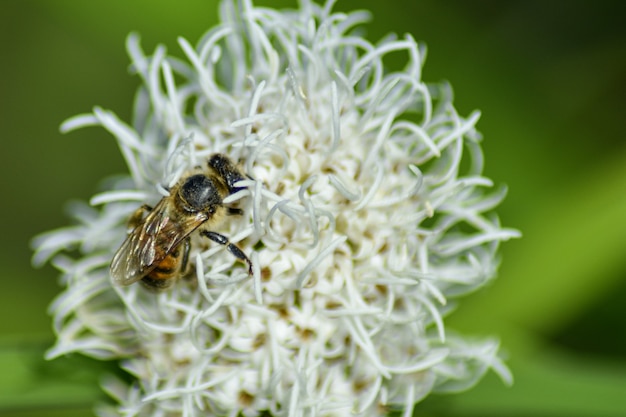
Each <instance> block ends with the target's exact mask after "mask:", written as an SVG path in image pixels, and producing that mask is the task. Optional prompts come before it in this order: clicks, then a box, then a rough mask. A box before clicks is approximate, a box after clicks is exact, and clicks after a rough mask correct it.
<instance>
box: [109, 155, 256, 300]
mask: <svg viewBox="0 0 626 417" xmlns="http://www.w3.org/2000/svg"><path fill="white" fill-rule="evenodd" d="M194 172H195V173H194ZM245 178H246V176H245V175H244V174H243V173H242V172H241V171H240V170H239V168H238V167H237V166H236V165H235V163H234V162H233V161H231V159H230V158H228V157H227V156H226V155H223V154H219V153H218V154H214V155H212V156H211V157H210V158H209V160H208V163H207V167H206V169H204V170H202V168H201V167H196V169H195V170H194V171H193V172H192V173H190V174H188V175H187V176H185V177H183V178H181V180H180V181H178V183H177V184H176V185H175V186H173V187H172V188H171V190H170V195H169V196H167V197H163V198H162V199H161V201H159V202H158V203H157V204H156V206H154V208H152V207H150V206H148V205H143V206H141V207H140V208H139V209H137V211H136V212H135V213H134V214H133V215H132V216H131V218H130V220H129V222H128V224H129V227H131V228H132V231H131V232H130V233H129V234H128V236H127V237H126V240H125V241H124V243H122V246H120V248H119V249H118V250H117V252H116V254H115V256H114V257H113V260H112V261H111V267H110V271H111V278H112V280H113V282H114V283H115V284H118V285H130V284H132V283H134V282H137V281H139V280H141V282H142V284H144V285H145V286H146V287H148V288H149V289H152V290H157V291H158V290H164V289H167V288H169V287H171V286H172V285H173V284H174V283H175V282H176V281H177V280H178V279H179V278H180V277H182V276H184V275H185V274H186V273H187V268H188V264H189V253H190V250H191V236H192V235H193V234H194V233H199V234H200V235H201V236H204V237H206V238H208V239H210V240H212V241H214V242H217V243H219V244H220V245H224V246H226V248H227V249H228V251H229V252H230V253H231V254H233V255H234V256H235V257H236V258H238V259H240V260H241V261H243V262H245V263H246V264H247V266H248V274H250V275H252V263H251V262H250V259H249V258H248V257H247V256H246V254H245V253H244V252H243V251H242V250H241V249H239V248H238V247H237V246H235V245H234V244H232V243H230V242H229V240H228V238H227V237H226V236H224V235H221V234H219V233H217V232H214V231H213V230H214V229H215V228H216V227H217V225H219V224H220V223H221V222H222V221H223V220H224V219H225V218H226V217H227V216H241V215H243V210H241V209H239V208H234V207H227V206H225V205H224V204H223V202H222V201H223V199H224V198H226V197H227V196H229V195H231V194H233V193H235V192H237V191H239V190H242V189H244V188H242V187H235V185H234V184H235V183H237V182H238V181H241V180H243V179H245Z"/></svg>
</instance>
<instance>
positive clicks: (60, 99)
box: [0, 0, 626, 417]
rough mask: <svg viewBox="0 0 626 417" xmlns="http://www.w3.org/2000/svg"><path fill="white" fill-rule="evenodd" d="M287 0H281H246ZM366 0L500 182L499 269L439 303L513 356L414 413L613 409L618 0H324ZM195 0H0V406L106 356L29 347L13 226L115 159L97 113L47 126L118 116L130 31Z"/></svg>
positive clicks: (59, 221)
mask: <svg viewBox="0 0 626 417" xmlns="http://www.w3.org/2000/svg"><path fill="white" fill-rule="evenodd" d="M258 4H261V5H275V6H281V7H282V6H293V5H294V4H295V3H294V2H288V1H282V2H270V1H263V2H261V1H259V2H258ZM353 8H366V9H369V10H371V11H372V12H373V22H372V23H371V24H369V25H367V26H366V29H367V33H368V35H367V36H368V38H369V39H370V40H371V41H375V40H377V39H379V38H380V37H382V36H384V35H385V34H387V33H388V32H397V33H399V34H400V35H402V34H404V33H406V32H410V33H411V34H412V35H413V36H414V37H415V38H416V39H417V40H418V41H424V42H426V44H427V45H428V51H429V52H428V58H427V61H426V66H425V70H424V79H425V80H427V81H440V80H444V79H445V80H449V81H450V82H451V83H452V86H453V87H454V90H455V96H456V100H455V103H456V106H457V108H458V109H459V111H460V113H461V114H463V115H468V114H469V113H470V111H472V110H473V109H475V108H478V109H480V110H481V111H482V112H483V116H482V119H481V121H480V122H479V125H478V127H479V130H480V131H481V132H482V133H483V134H484V136H485V141H484V151H485V154H486V175H487V176H489V177H491V178H492V179H494V180H495V182H496V183H506V184H507V185H508V186H509V195H508V197H507V199H506V200H505V201H504V203H503V204H502V206H501V207H500V209H499V210H498V212H499V214H500V217H501V219H502V223H503V224H504V225H505V226H507V227H515V228H518V229H520V230H521V231H522V232H523V234H524V237H523V238H522V239H519V240H514V241H511V242H507V243H505V244H503V247H502V256H503V263H502V266H501V268H500V273H499V278H498V279H497V280H496V281H495V282H494V283H493V284H492V285H490V286H489V287H488V288H486V289H483V290H481V291H480V292H478V293H476V294H474V295H472V296H470V297H468V298H466V299H464V300H463V302H462V303H461V306H460V308H459V309H458V311H456V312H455V313H454V314H453V315H452V316H451V317H449V318H448V319H447V325H448V326H449V327H451V328H454V329H456V330H459V331H461V332H463V333H465V334H472V335H476V336H488V335H499V336H500V338H501V340H502V345H503V349H504V351H505V352H506V353H507V354H508V356H509V358H510V359H509V361H508V363H509V365H510V366H511V368H512V370H513V373H514V375H515V379H516V382H515V384H514V386H513V387H511V388H508V387H505V386H504V385H503V384H502V383H501V382H500V381H499V380H498V379H497V378H496V377H495V376H494V375H489V376H488V377H486V378H485V379H484V380H483V381H482V382H481V383H480V384H479V385H478V386H477V387H476V388H474V389H473V390H471V391H470V392H467V393H464V394H461V395H456V396H432V397H430V398H429V399H427V400H426V401H425V402H423V403H422V404H420V405H419V406H418V407H417V409H416V415H418V416H444V417H445V416H526V415H533V416H546V417H547V416H581V417H582V416H590V417H591V416H600V415H601V416H626V140H625V139H626V133H625V131H624V124H625V123H624V121H625V120H626V112H625V109H626V105H625V104H624V101H625V100H626V24H625V23H624V16H626V3H623V2H620V1H594V2H589V1H568V2H565V1H562V2H559V1H548V2H546V1H541V0H531V1H517V0H515V1H495V0H490V1H464V0H453V1H447V2H443V1H435V0H424V1H409V0H402V1H394V2H390V1H387V2H384V1H374V0H367V1H366V0H360V1H356V0H344V1H342V0H339V2H338V5H337V6H336V9H340V10H350V9H353ZM216 10H217V4H216V3H215V2H213V1H208V0H207V1H200V0H194V1H181V2H173V1H169V2H168V1H155V0H151V1H148V0H135V1H132V2H130V1H121V0H109V1H89V2H88V1H79V0H72V1H70V0H56V1H42V0H40V1H35V0H24V1H17V0H13V1H11V0H3V1H1V2H0V31H1V33H2V36H1V38H0V40H1V42H2V49H1V50H0V54H1V56H0V126H1V128H2V130H1V132H2V142H1V145H0V150H1V155H2V163H1V164H0V181H1V184H2V191H3V198H2V204H0V210H1V216H0V219H2V232H1V233H0V236H1V239H2V241H1V242H2V243H1V245H2V251H0V262H1V265H2V275H1V278H0V279H2V291H0V317H2V318H1V319H0V415H2V416H11V417H18V416H19V417H26V416H64V417H72V416H89V415H91V414H92V412H91V411H90V410H91V408H92V404H93V403H94V402H96V401H103V400H105V396H104V395H103V394H102V393H101V392H100V389H99V387H98V385H97V381H98V378H99V375H101V374H102V372H104V369H106V368H110V364H103V363H97V362H95V361H91V360H89V359H86V358H82V357H81V356H79V355H76V356H74V357H70V358H65V359H59V360H55V361H53V362H45V361H44V360H43V359H42V357H41V356H42V354H43V351H44V350H45V349H46V348H47V347H48V346H50V345H51V344H52V341H53V336H52V332H51V330H50V327H51V326H50V318H49V316H48V315H47V313H46V308H47V305H48V304H49V303H50V301H51V300H52V298H53V297H54V296H55V294H57V293H58V292H59V287H58V285H57V282H56V276H57V274H56V272H55V271H54V270H53V269H52V268H51V267H44V268H42V269H37V270H35V269H32V268H31V266H30V263H29V262H30V260H29V258H30V249H29V240H30V239H31V238H32V236H34V235H35V234H37V233H40V232H43V231H46V230H49V229H52V228H56V227H60V226H63V225H66V224H67V220H66V217H64V216H65V215H64V207H65V206H66V204H67V202H68V201H70V200H72V199H80V200H87V199H88V198H89V197H90V196H91V195H92V194H93V193H94V192H95V191H96V190H97V187H98V184H99V182H100V181H101V180H102V179H103V178H105V177H107V176H109V175H112V174H117V173H120V172H123V171H124V170H125V166H124V164H123V161H122V158H121V156H120V155H119V153H118V151H117V148H116V144H115V142H114V140H113V139H112V138H111V137H110V136H109V135H108V134H107V133H106V132H105V131H104V130H103V129H98V128H96V129H88V130H81V131H79V132H76V133H71V134H69V135H61V134H60V133H59V130H58V127H59V125H60V123H61V122H62V121H63V120H65V119H66V118H68V117H69V116H72V115H75V114H78V113H84V112H88V111H89V110H90V109H91V108H92V107H93V106H94V105H99V106H102V107H104V108H108V109H111V110H113V111H115V112H116V113H117V114H118V115H119V116H120V117H121V119H122V120H130V115H131V105H132V101H133V96H134V93H135V90H136V88H137V86H138V83H139V80H138V78H137V77H133V76H130V75H129V74H128V63H129V60H128V57H127V56H126V52H125V49H124V41H125V38H126V36H127V34H128V33H129V32H130V31H137V32H139V33H140V34H141V36H142V45H143V46H144V48H145V50H146V51H151V50H153V48H154V47H155V46H156V44H157V43H164V44H166V45H167V47H168V51H169V52H170V53H172V54H174V55H178V56H181V55H182V53H181V52H180V49H179V47H178V45H177V43H176V38H177V37H178V36H183V37H185V38H187V39H188V40H190V41H191V42H192V43H195V41H196V40H197V39H198V38H199V37H200V36H201V35H202V33H203V32H204V31H205V30H206V29H208V28H209V27H210V26H212V25H213V24H214V23H215V22H216Z"/></svg>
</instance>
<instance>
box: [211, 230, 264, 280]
mask: <svg viewBox="0 0 626 417" xmlns="http://www.w3.org/2000/svg"><path fill="white" fill-rule="evenodd" d="M200 233H201V234H202V235H203V236H206V237H208V238H209V239H211V240H212V241H213V242H217V243H219V244H220V245H224V246H226V249H228V251H229V252H230V253H232V254H233V255H235V257H236V258H237V259H240V260H242V261H244V262H245V263H246V264H247V265H248V274H249V275H252V262H250V259H249V258H248V257H247V256H246V254H245V253H243V251H242V250H241V249H239V248H238V247H237V246H235V245H233V244H232V243H230V241H229V240H228V238H227V237H226V236H224V235H220V234H219V233H215V232H210V231H208V230H203V231H202V232H200Z"/></svg>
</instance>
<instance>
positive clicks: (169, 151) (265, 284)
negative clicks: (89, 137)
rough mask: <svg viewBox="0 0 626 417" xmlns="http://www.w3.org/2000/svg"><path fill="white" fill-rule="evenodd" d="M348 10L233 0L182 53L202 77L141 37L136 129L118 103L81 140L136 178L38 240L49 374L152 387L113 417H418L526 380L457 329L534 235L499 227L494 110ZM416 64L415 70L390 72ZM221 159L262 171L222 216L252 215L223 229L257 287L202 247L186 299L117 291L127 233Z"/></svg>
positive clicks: (135, 50) (117, 386)
mask: <svg viewBox="0 0 626 417" xmlns="http://www.w3.org/2000/svg"><path fill="white" fill-rule="evenodd" d="M332 3H333V2H332V1H330V2H328V3H326V5H324V6H319V5H316V4H314V3H312V2H310V1H302V2H301V6H300V8H299V10H296V11H276V10H272V9H266V8H259V7H253V6H252V5H251V4H250V3H249V1H245V0H244V1H242V2H240V4H239V6H238V7H235V6H234V5H233V3H232V2H231V1H225V2H224V3H222V6H221V23H220V25H219V26H217V27H214V28H213V29H211V30H210V31H208V32H207V33H206V35H205V36H204V37H203V38H202V39H201V40H200V42H199V43H198V45H197V46H196V47H194V46H192V45H191V44H190V43H188V42H187V41H186V40H185V39H179V43H180V46H181V48H182V51H183V52H184V55H185V59H184V60H179V59H176V58H173V57H170V56H167V55H166V53H165V49H164V48H163V47H158V48H157V49H156V51H155V52H154V53H153V54H152V55H151V56H147V55H145V54H144V53H143V51H142V50H141V49H140V46H139V40H138V37H137V36H134V35H131V36H130V37H129V39H128V51H129V53H130V56H131V59H132V64H133V66H132V67H133V69H134V71H135V72H136V73H137V74H139V76H140V77H141V79H142V81H143V87H142V88H141V89H140V90H139V92H138V95H137V100H136V105H135V113H134V121H133V123H132V126H130V125H128V124H126V123H124V122H122V121H120V120H119V119H118V118H117V117H116V116H115V115H114V114H112V113H111V112H108V111H105V110H103V109H100V108H95V109H94V111H93V113H91V114H88V115H80V116H77V117H75V118H72V119H71V120H69V121H67V122H66V123H65V124H64V125H63V130H65V131H69V130H73V129H75V128H78V127H83V126H88V125H99V126H102V127H104V128H105V129H107V130H109V131H110V132H111V133H112V134H113V135H114V136H115V138H116V139H117V141H118V144H119V147H120V149H121V151H122V154H123V156H124V158H125V160H126V162H127V164H128V169H129V172H130V175H129V176H128V177H125V178H121V179H119V178H117V179H115V180H112V181H110V183H109V187H110V191H107V192H104V193H101V194H98V195H96V196H94V197H93V199H92V200H91V202H90V203H91V205H80V206H75V207H73V214H74V216H75V218H76V220H77V224H76V225H75V226H73V227H69V228H66V229H62V230H59V231H54V232H50V233H47V234H44V235H42V236H40V237H38V238H37V239H36V241H35V246H36V253H35V258H34V259H35V262H36V263H41V262H45V261H47V260H49V259H52V262H53V264H54V265H55V266H56V267H57V268H58V269H59V270H60V271H61V272H62V276H61V282H62V285H63V286H64V292H63V293H62V294H61V295H60V296H59V297H58V298H57V299H56V300H55V301H54V303H53V304H52V305H51V308H50V311H51V314H52V315H53V317H54V330H55V332H56V334H57V342H56V344H55V346H54V347H53V348H52V349H51V350H50V351H49V352H48V357H49V358H53V357H57V356H59V355H63V354H66V353H69V352H81V353H83V354H86V355H89V356H92V357H96V358H102V359H120V360H121V363H122V366H123V368H124V369H125V370H126V371H128V372H129V373H130V374H131V375H132V376H133V378H135V380H136V382H135V383H133V384H131V386H127V385H126V384H125V383H123V382H121V381H118V380H107V381H106V383H105V388H106V389H107V390H108V392H109V393H110V394H111V395H112V396H114V397H115V398H116V399H117V400H118V401H119V404H118V405H116V406H108V407H103V408H102V409H101V410H100V413H101V415H106V416H109V415H111V416H112V415H125V416H180V415H183V416H201V415H229V416H237V415H240V414H242V415H245V416H254V415H259V414H260V413H262V412H268V413H269V414H270V415H273V416H279V415H285V416H287V415H289V416H300V415H302V416H305V415H306V416H350V415H354V414H357V415H364V416H375V415H384V414H385V413H387V412H388V411H389V410H390V409H395V408H400V409H403V410H404V413H405V415H407V416H408V415H411V413H412V409H413V405H414V404H415V403H417V402H418V401H420V400H421V399H423V398H424V397H425V396H426V395H428V394H429V393H430V392H433V391H439V392H442V391H457V390H462V389H465V388H468V387H470V386H471V385H472V384H474V383H475V382H476V381H477V380H478V379H479V378H480V377H481V376H482V375H483V374H484V373H485V372H486V370H488V369H493V370H495V371H496V372H497V373H498V374H499V375H500V376H501V377H502V378H503V379H504V380H505V381H507V382H508V381H510V379H511V376H510V374H509V372H508V370H507V368H506V367H505V366H504V364H503V363H502V362H501V360H500V359H499V358H498V356H497V350H498V346H497V342H495V341H492V340H486V341H468V340H465V339H463V338H462V337H460V336H455V335H450V334H446V332H445V328H444V320H443V316H444V315H445V314H446V313H447V312H448V311H449V309H450V307H449V305H447V301H448V298H449V297H458V296H460V295H462V294H463V293H467V292H470V291H472V290H474V289H476V288H478V287H480V286H482V285H483V284H485V283H486V282H487V281H488V280H489V279H490V278H491V277H493V276H494V274H495V269H496V266H497V249H498V244H499V242H500V241H502V240H506V239H509V238H511V237H516V236H518V232H516V231H514V230H510V229H503V228H501V227H500V224H499V222H498V220H497V218H496V217H495V216H494V215H492V214H489V213H490V212H491V210H492V209H493V208H494V207H495V206H496V205H497V204H498V203H499V202H500V201H501V199H502V198H503V197H504V194H505V189H504V188H500V189H499V190H498V191H495V192H489V191H488V188H489V187H491V186H492V181H491V180H489V179H488V178H485V177H483V176H481V171H482V166H483V159H482V153H481V148H480V144H479V142H480V135H479V134H478V132H477V131H476V130H475V124H476V122H477V120H478V118H479V113H478V112H475V113H472V114H470V115H469V116H468V117H466V118H465V117H461V116H460V115H458V114H457V112H456V111H455V109H454V107H453V105H452V97H451V92H450V89H449V88H448V87H447V86H446V85H427V84H425V83H424V82H422V80H421V67H422V64H423V60H424V55H425V50H424V48H423V47H421V46H420V45H418V44H417V43H416V42H415V41H414V40H413V39H412V38H411V37H410V36H408V35H407V36H405V37H404V38H403V39H395V38H391V37H390V38H387V39H385V40H383V41H381V42H380V43H378V44H372V43H370V42H368V41H367V40H365V39H363V38H362V37H360V36H359V35H358V34H357V32H356V31H355V30H354V28H355V26H356V25H358V24H360V23H362V22H363V21H364V20H366V19H367V18H368V14H367V13H366V12H353V13H349V14H343V13H333V12H332V11H331V8H332ZM398 51H401V52H403V53H405V55H406V59H407V63H406V66H405V68H404V69H403V70H401V71H397V72H388V71H386V69H385V62H384V60H385V57H386V56H387V55H388V54H390V53H397V52H398ZM214 153H223V154H225V155H228V156H229V157H230V158H231V159H232V160H233V161H236V162H237V163H239V164H240V167H241V170H242V172H244V173H245V175H246V176H247V177H246V178H245V179H243V180H241V181H238V182H237V188H236V189H237V190H239V191H237V192H234V193H232V194H231V195H229V196H228V197H227V198H225V199H224V201H223V203H224V204H225V205H227V206H233V207H238V208H240V209H242V210H243V215H241V216H228V217H227V219H225V221H224V222H223V223H222V224H221V225H220V226H219V227H217V229H215V230H214V231H215V232H218V233H220V234H224V235H225V236H228V237H229V239H230V241H231V242H232V243H234V244H236V245H237V246H238V247H239V248H241V250H242V251H243V252H244V253H246V254H247V255H248V256H249V257H250V259H251V262H252V265H253V268H252V275H249V274H248V271H247V267H246V265H244V264H243V263H242V262H240V261H238V260H237V259H236V258H235V257H234V256H232V254H231V253H229V251H228V250H225V248H224V246H222V245H218V244H216V243H214V242H212V241H210V240H209V239H206V237H203V236H200V235H197V234H193V235H192V236H193V237H192V245H191V250H190V254H189V266H190V268H191V271H192V273H190V274H189V276H187V277H184V278H182V279H180V280H179V281H178V282H176V284H175V285H173V286H172V287H171V288H169V289H167V290H166V291H162V292H158V293H154V292H151V291H147V290H146V289H145V288H144V287H143V286H141V285H139V284H132V285H129V286H118V285H114V284H113V283H112V281H111V276H110V272H109V264H110V262H111V259H112V257H113V254H114V253H115V252H116V250H117V248H118V247H119V246H120V244H121V243H122V241H123V240H124V238H125V235H126V232H127V225H126V222H127V220H128V218H129V217H130V216H132V214H133V212H135V210H137V208H138V207H140V206H141V205H142V204H144V203H145V204H147V205H148V206H151V207H154V206H155V204H156V203H157V202H158V201H159V200H160V199H162V198H170V197H168V196H169V190H170V189H171V188H172V187H173V186H175V185H176V184H177V183H179V181H180V180H181V178H185V176H186V175H188V172H190V170H192V169H193V168H194V167H196V166H206V163H207V162H206V161H207V159H208V158H209V157H210V156H211V155H212V154H214ZM462 159H464V160H463V162H462ZM485 213H487V214H485ZM64 251H66V252H65V253H64ZM77 254H78V255H77Z"/></svg>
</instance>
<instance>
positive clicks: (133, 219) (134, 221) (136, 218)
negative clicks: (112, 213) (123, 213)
mask: <svg viewBox="0 0 626 417" xmlns="http://www.w3.org/2000/svg"><path fill="white" fill-rule="evenodd" d="M151 211H152V207H150V206H149V205H147V204H144V205H142V206H141V207H139V208H138V209H137V210H135V212H134V213H133V215H132V216H130V219H128V223H127V225H128V229H129V231H130V230H133V229H134V228H135V227H137V226H139V225H140V224H141V222H142V221H143V218H144V215H145V214H146V213H150V212H151Z"/></svg>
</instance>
